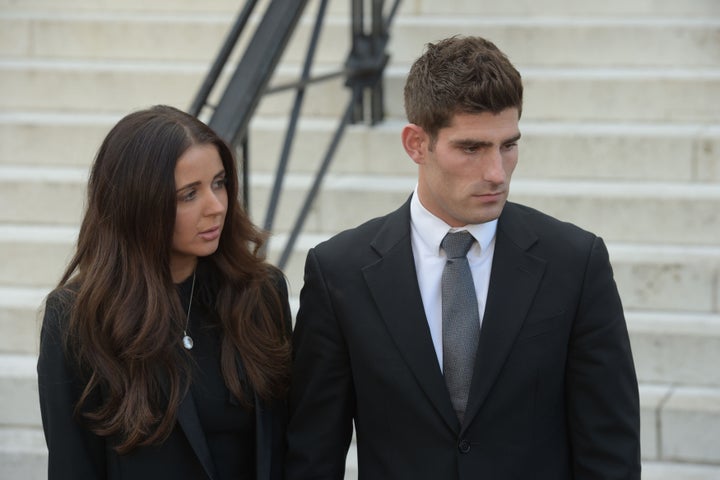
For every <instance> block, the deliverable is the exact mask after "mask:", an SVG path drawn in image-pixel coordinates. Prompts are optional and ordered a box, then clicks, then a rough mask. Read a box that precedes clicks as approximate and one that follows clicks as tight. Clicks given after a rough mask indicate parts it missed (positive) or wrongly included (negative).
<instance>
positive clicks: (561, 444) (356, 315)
mask: <svg viewBox="0 0 720 480" xmlns="http://www.w3.org/2000/svg"><path fill="white" fill-rule="evenodd" d="M294 349H295V350H294V355H295V358H294V367H293V369H294V371H293V380H292V387H291V397H290V410H291V418H290V424H289V428H288V442H289V443H288V457H287V464H286V465H287V467H286V475H287V478H288V479H289V480H299V479H310V478H312V479H339V478H342V477H343V474H344V468H345V466H344V461H345V455H346V451H347V448H348V445H349V443H350V440H351V434H352V423H353V421H354V422H355V428H356V435H357V447H358V463H359V476H360V479H365V480H383V479H388V480H401V479H408V480H410V479H412V480H422V479H428V480H438V479H443V480H446V479H455V478H457V479H478V478H487V479H493V480H503V479H522V480H527V479H547V480H562V479H570V478H575V479H605V480H608V479H639V478H640V445H639V402H638V389H637V379H636V376H635V370H634V366H633V360H632V355H631V351H630V344H629V340H628V334H627V327H626V324H625V319H624V316H623V310H622V305H621V302H620V298H619V296H618V293H617V288H616V285H615V282H614V280H613V275H612V270H611V267H610V263H609V259H608V254H607V250H606V248H605V246H604V244H603V242H602V240H601V239H600V238H599V237H596V236H595V235H593V234H591V233H588V232H585V231H583V230H581V229H579V228H577V227H575V226H573V225H570V224H567V223H562V222H560V221H558V220H555V219H553V218H551V217H549V216H547V215H544V214H542V213H540V212H538V211H535V210H532V209H530V208H527V207H523V206H520V205H516V204H512V203H508V204H507V205H506V206H505V208H504V210H503V213H502V215H501V216H500V219H499V222H498V230H497V238H496V244H495V254H494V259H493V264H492V273H491V277H490V287H489V292H488V297H487V304H486V308H485V313H484V318H483V323H482V330H481V334H480V342H479V347H478V354H477V362H476V366H475V370H474V372H475V373H474V377H473V380H472V384H471V392H470V397H469V400H468V407H467V411H466V414H465V420H464V423H463V424H462V425H460V423H459V421H458V419H457V417H456V416H455V414H454V411H453V408H452V405H451V402H450V398H449V395H448V392H447V388H446V386H445V382H444V379H443V376H442V373H441V370H440V367H439V365H438V361H437V357H436V354H435V350H434V348H433V344H432V340H431V337H430V331H429V328H428V325H427V320H426V317H425V313H424V309H423V304H422V300H421V297H420V291H419V288H418V283H417V278H416V273H415V266H414V261H413V253H412V247H411V242H410V207H409V202H408V203H406V204H405V205H404V206H403V207H401V208H400V209H399V210H397V211H395V212H394V213H391V214H390V215H388V216H386V217H382V218H378V219H375V220H371V221H370V222H368V223H366V224H364V225H362V226H360V227H358V228H356V229H353V230H350V231H346V232H343V233H341V234H339V235H337V236H336V237H334V238H332V239H331V240H329V241H327V242H325V243H322V244H320V245H318V246H317V247H316V248H314V249H312V250H311V251H310V252H309V253H308V257H307V262H306V266H305V285H304V287H303V289H302V292H301V295H300V310H299V312H298V317H297V321H296V325H295V333H294Z"/></svg>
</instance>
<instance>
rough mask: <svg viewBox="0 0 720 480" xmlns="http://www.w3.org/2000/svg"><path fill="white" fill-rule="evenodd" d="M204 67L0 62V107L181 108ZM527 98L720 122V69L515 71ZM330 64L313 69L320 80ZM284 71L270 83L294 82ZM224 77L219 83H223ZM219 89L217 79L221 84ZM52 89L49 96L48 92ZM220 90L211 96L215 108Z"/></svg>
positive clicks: (333, 112) (536, 110)
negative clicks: (718, 102)
mask: <svg viewBox="0 0 720 480" xmlns="http://www.w3.org/2000/svg"><path fill="white" fill-rule="evenodd" d="M208 68H209V62H172V63H170V62H166V63H158V62H152V61H145V62H139V61H133V62H128V61H86V60H75V61H65V60H62V61H61V60H22V59H11V58H4V59H0V74H1V75H2V77H3V82H4V85H5V87H4V88H3V89H2V90H0V110H29V111H47V110H59V111H67V112H93V113H107V112H128V111H130V110H135V109H137V108H141V107H145V106H148V105H152V104H156V103H166V104H170V105H175V106H178V107H179V108H187V106H189V105H190V103H191V102H192V99H193V98H194V96H195V93H196V91H197V89H198V87H199V86H200V84H201V82H202V80H203V78H204V75H205V74H206V72H207V70H208ZM407 68H408V67H407V66H391V67H389V68H388V69H387V70H386V72H385V81H384V83H385V86H386V91H385V99H386V107H385V109H386V112H387V114H388V117H389V118H403V117H404V112H403V107H402V88H403V84H404V81H405V76H406V74H407ZM519 69H520V71H521V73H522V74H523V78H524V82H525V88H526V94H525V105H524V108H523V118H524V119H525V120H534V121H537V120H543V121H545V120H553V121H564V122H573V121H583V122H587V121H590V122H605V121H612V122H634V121H640V122H657V121H662V122H689V123H707V122H713V123H718V122H720V109H717V108H715V104H714V103H713V102H708V101H707V99H709V98H718V97H720V68H706V69H684V68H612V69H611V68H535V67H523V66H522V65H519ZM334 70H335V68H334V67H333V68H330V67H325V68H324V67H322V66H319V67H318V68H317V69H316V70H315V74H317V75H321V74H323V73H328V72H331V71H334ZM297 72H298V70H297V68H295V67H293V66H287V65H282V66H281V67H279V68H278V71H277V72H276V75H275V77H274V79H273V81H272V82H271V83H272V85H276V84H284V83H286V82H288V81H294V80H296V79H297V78H298V73H297ZM224 78H225V77H224ZM221 85H222V82H221V84H220V86H221ZM313 87H314V88H309V89H308V91H307V94H306V101H305V108H304V110H303V113H304V114H305V115H311V116H329V117H336V118H340V113H341V112H342V111H343V110H344V108H345V105H346V104H347V103H348V98H349V93H348V90H347V88H345V87H344V86H343V81H342V80H341V79H335V80H331V81H328V82H325V83H324V84H323V85H322V86H317V85H314V86H313ZM48 92H52V95H48V94H47V93H48ZM218 95H219V93H214V94H213V96H211V98H210V102H211V103H213V102H214V101H216V100H217V96H218ZM293 98H294V94H293V93H292V92H289V91H288V92H281V93H276V94H272V95H267V96H265V97H263V99H262V101H261V102H260V104H259V109H258V113H259V114H261V115H270V116H272V115H280V116H286V115H287V113H288V112H289V105H290V101H291V100H292V99H293Z"/></svg>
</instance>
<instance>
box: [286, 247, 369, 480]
mask: <svg viewBox="0 0 720 480" xmlns="http://www.w3.org/2000/svg"><path fill="white" fill-rule="evenodd" d="M293 349H294V351H293V356H294V361H293V374H292V381H291V388H290V423H289V426H288V453H287V461H286V478H287V479H288V480H299V479H310V478H312V479H317V480H320V479H323V480H340V479H342V478H344V476H345V458H346V455H347V451H348V447H349V445H350V441H351V437H352V420H353V414H354V411H355V393H354V388H353V381H352V371H351V368H350V360H349V355H348V350H347V345H346V342H345V339H344V337H343V333H342V330H341V327H340V324H339V322H338V318H337V316H336V313H335V311H334V309H333V305H332V299H331V294H330V290H329V288H328V285H327V284H326V280H325V278H324V276H323V271H322V269H321V266H320V261H319V260H318V258H317V256H316V254H315V251H314V250H310V252H309V253H308V256H307V260H306V263H305V283H304V286H303V288H302V291H301V293H300V309H299V312H298V316H297V321H296V323H295V331H294V335H293Z"/></svg>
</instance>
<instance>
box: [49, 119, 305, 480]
mask: <svg viewBox="0 0 720 480" xmlns="http://www.w3.org/2000/svg"><path fill="white" fill-rule="evenodd" d="M237 196H238V182H237V175H236V167H235V163H234V159H233V155H232V153H231V151H230V149H229V148H228V146H227V145H226V144H225V143H224V142H223V141H222V140H221V139H220V138H219V137H218V136H217V135H216V134H215V133H214V132H213V131H212V130H211V129H210V128H209V127H207V126H206V125H204V124H203V123H202V122H200V121H198V120H197V119H196V118H194V117H192V116H190V115H188V114H186V113H183V112H181V111H179V110H177V109H174V108H172V107H167V106H156V107H153V108H150V109H148V110H143V111H139V112H136V113H132V114H130V115H128V116H126V117H125V118H123V119H122V120H120V122H119V123H118V124H117V125H116V126H115V127H114V128H113V129H112V130H111V131H110V133H109V134H108V136H107V137H106V138H105V140H104V142H103V144H102V146H101V147H100V150H99V152H98V154H97V157H96V159H95V163H94V165H93V168H92V172H91V175H90V180H89V184H88V200H87V211H86V213H85V216H84V219H83V221H82V225H81V228H80V235H79V238H78V243H77V251H76V253H75V255H74V257H73V259H72V260H71V262H70V264H69V266H68V267H67V270H66V271H65V274H64V275H63V277H62V279H61V281H60V284H59V286H58V287H57V288H56V289H55V290H54V291H53V292H52V293H51V294H50V295H49V296H48V299H47V302H46V308H45V317H44V321H43V328H42V333H41V342H40V357H39V360H38V383H39V390H40V406H41V411H42V420H43V428H44V431H45V438H46V441H47V445H48V450H49V464H48V471H49V478H50V479H73V480H76V479H95V478H109V479H125V478H127V479H133V480H137V479H144V478H147V479H157V478H173V479H193V480H194V479H208V478H209V479H217V480H220V479H258V480H259V479H262V480H266V479H276V478H281V477H282V468H281V467H282V456H283V449H284V447H283V445H284V428H285V422H286V411H285V402H284V396H285V393H286V390H287V386H288V378H289V374H288V372H289V368H290V367H289V364H290V343H289V336H290V321H291V320H290V310H289V306H288V302H287V288H286V285H285V281H284V277H283V276H282V274H281V273H280V272H279V271H278V270H277V269H276V268H274V267H272V266H270V265H269V264H267V263H266V262H265V261H264V260H263V259H262V258H261V257H260V256H259V255H258V251H259V249H260V248H261V246H262V244H263V242H264V240H265V238H264V236H263V235H262V234H261V232H259V231H258V230H257V229H256V228H255V227H254V226H253V225H252V224H251V222H250V220H249V219H248V217H247V215H246V214H245V212H244V211H243V209H242V208H241V206H240V204H239V203H238V201H237Z"/></svg>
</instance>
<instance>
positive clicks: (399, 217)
mask: <svg viewBox="0 0 720 480" xmlns="http://www.w3.org/2000/svg"><path fill="white" fill-rule="evenodd" d="M371 246H372V247H373V248H374V249H375V251H376V252H377V253H378V254H379V255H380V259H379V260H378V261H377V262H375V263H372V264H370V265H368V266H366V267H365V268H364V269H363V274H364V276H365V281H366V283H367V286H368V288H369V290H370V292H371V294H372V296H373V299H374V300H375V302H376V304H377V306H378V310H379V311H380V312H381V315H382V318H383V320H384V322H385V324H386V325H387V328H388V331H389V332H390V335H391V337H392V338H393V340H394V342H395V344H396V345H397V348H398V350H400V352H401V354H402V356H403V357H404V359H405V361H406V362H407V364H408V366H409V367H410V370H411V371H412V372H413V374H414V375H415V378H416V379H417V381H418V383H419V384H420V387H421V388H422V389H423V391H424V392H425V394H426V395H427V396H428V398H429V399H430V401H431V403H432V404H433V405H434V407H435V409H436V410H437V411H438V413H439V414H440V416H441V417H443V419H444V420H445V421H446V422H447V424H448V426H449V427H450V428H451V429H453V430H457V428H458V420H457V417H456V416H455V412H454V410H453V407H452V404H451V402H450V396H449V395H448V392H447V387H446V386H445V380H444V379H443V376H442V372H441V371H440V367H439V365H438V362H437V356H436V354H435V348H434V347H433V343H432V338H431V336H430V330H429V328H428V324H427V319H426V317H425V310H424V308H423V303H422V298H421V296H420V289H419V287H418V284H417V277H416V274H415V262H414V260H413V254H412V246H411V243H410V204H409V202H407V203H406V204H405V205H404V206H403V207H401V208H400V209H399V210H397V211H395V212H394V213H392V214H390V215H389V216H388V218H387V221H386V222H385V225H384V226H383V227H382V228H381V229H380V231H379V232H378V234H377V236H376V237H375V239H374V241H373V242H372V244H371Z"/></svg>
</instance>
